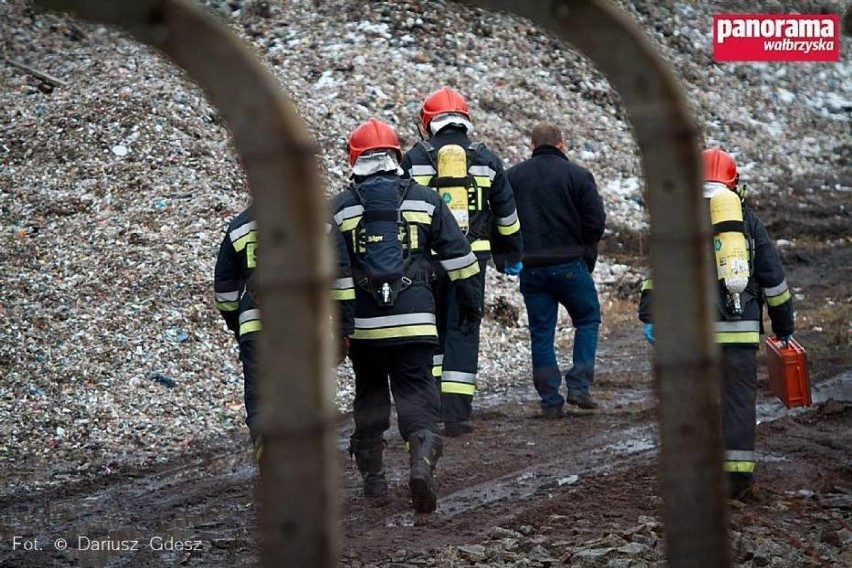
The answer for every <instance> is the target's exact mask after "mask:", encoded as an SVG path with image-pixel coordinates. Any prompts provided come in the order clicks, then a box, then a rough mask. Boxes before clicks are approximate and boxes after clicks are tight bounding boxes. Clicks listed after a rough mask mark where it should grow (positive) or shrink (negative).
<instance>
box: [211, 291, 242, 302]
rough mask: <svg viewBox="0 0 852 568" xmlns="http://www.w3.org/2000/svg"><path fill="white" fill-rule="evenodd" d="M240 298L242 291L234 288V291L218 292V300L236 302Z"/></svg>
mask: <svg viewBox="0 0 852 568" xmlns="http://www.w3.org/2000/svg"><path fill="white" fill-rule="evenodd" d="M239 299H240V291H239V290H234V291H233V292H216V301H217V302H236V301H237V300H239Z"/></svg>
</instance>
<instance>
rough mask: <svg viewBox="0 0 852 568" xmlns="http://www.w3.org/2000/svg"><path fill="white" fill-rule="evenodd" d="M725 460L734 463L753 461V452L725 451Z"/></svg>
mask: <svg viewBox="0 0 852 568" xmlns="http://www.w3.org/2000/svg"><path fill="white" fill-rule="evenodd" d="M725 460H726V461H734V462H744V461H754V452H750V451H748V450H727V451H725Z"/></svg>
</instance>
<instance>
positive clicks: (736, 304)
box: [710, 184, 749, 316]
mask: <svg viewBox="0 0 852 568" xmlns="http://www.w3.org/2000/svg"><path fill="white" fill-rule="evenodd" d="M713 185H714V186H717V187H713V188H710V189H711V191H710V193H711V195H710V221H711V222H712V223H713V250H714V251H715V253H716V254H715V256H716V276H717V277H718V279H719V280H722V281H723V282H724V284H725V288H726V289H727V291H728V295H729V297H730V298H731V312H732V315H734V316H741V315H742V313H743V310H742V304H741V302H740V294H741V293H742V292H743V291H744V290H745V289H746V286H747V285H748V278H749V266H748V246H747V244H746V236H745V225H744V224H743V210H742V205H741V204H740V198H739V196H737V194H736V193H734V192H733V191H730V190H729V189H728V188H727V187H725V186H724V185H722V184H718V185H717V184H713Z"/></svg>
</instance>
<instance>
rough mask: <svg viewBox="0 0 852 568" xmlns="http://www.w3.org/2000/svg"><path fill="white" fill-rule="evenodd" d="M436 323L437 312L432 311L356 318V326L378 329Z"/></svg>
mask: <svg viewBox="0 0 852 568" xmlns="http://www.w3.org/2000/svg"><path fill="white" fill-rule="evenodd" d="M434 323H435V314H430V313H419V314H400V315H397V316H382V317H377V318H355V327H357V328H360V329H378V328H380V327H395V326H400V325H422V324H434Z"/></svg>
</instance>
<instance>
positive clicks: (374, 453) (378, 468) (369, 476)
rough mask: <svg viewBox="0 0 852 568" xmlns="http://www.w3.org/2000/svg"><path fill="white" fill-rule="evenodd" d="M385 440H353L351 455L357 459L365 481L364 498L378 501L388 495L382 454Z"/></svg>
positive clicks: (379, 438) (350, 449) (381, 438)
mask: <svg viewBox="0 0 852 568" xmlns="http://www.w3.org/2000/svg"><path fill="white" fill-rule="evenodd" d="M384 449H385V440H384V438H383V437H382V436H379V437H377V438H367V439H360V438H354V437H353V438H351V439H350V441H349V455H351V456H354V457H355V464H356V465H357V466H358V471H359V472H361V477H362V478H363V479H364V497H366V498H368V499H378V498H381V497H384V496H386V495H387V494H388V482H387V480H385V470H384V466H383V465H382V452H384Z"/></svg>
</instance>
